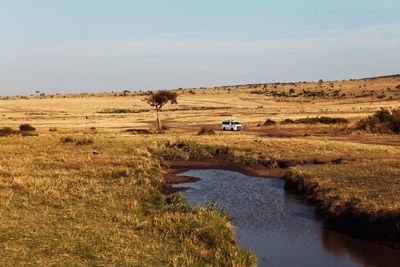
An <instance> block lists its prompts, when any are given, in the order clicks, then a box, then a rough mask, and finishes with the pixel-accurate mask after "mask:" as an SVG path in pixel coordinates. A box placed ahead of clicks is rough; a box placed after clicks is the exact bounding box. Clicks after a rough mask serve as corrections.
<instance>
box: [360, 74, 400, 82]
mask: <svg viewBox="0 0 400 267" xmlns="http://www.w3.org/2000/svg"><path fill="white" fill-rule="evenodd" d="M385 78H400V74H393V75H384V76H376V77H369V78H361V79H353V81H360V80H376V79H385Z"/></svg>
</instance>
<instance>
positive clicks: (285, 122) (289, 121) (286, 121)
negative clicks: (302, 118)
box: [281, 119, 295, 124]
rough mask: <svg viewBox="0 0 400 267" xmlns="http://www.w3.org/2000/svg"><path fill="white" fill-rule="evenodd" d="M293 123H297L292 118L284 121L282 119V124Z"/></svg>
mask: <svg viewBox="0 0 400 267" xmlns="http://www.w3.org/2000/svg"><path fill="white" fill-rule="evenodd" d="M293 123H295V121H294V120H292V119H285V120H284V121H281V124H293Z"/></svg>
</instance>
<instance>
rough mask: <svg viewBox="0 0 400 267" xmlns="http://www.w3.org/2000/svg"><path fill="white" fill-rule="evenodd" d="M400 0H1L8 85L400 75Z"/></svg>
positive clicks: (18, 91)
mask: <svg viewBox="0 0 400 267" xmlns="http://www.w3.org/2000/svg"><path fill="white" fill-rule="evenodd" d="M399 14H400V1H399V0H380V1H376V0H374V1H372V0H280V1H276V0H201V1H200V0H196V1H195V0H130V1H128V0H107V1H106V0H57V1H54V0H0V95H29V94H33V93H34V92H35V91H41V92H43V93H81V92H104V91H123V90H148V89H150V90H151V89H172V88H180V87H203V86H204V87H208V86H218V85H236V84H247V83H265V82H286V81H287V82H289V81H293V82H295V81H315V80H319V79H323V80H343V79H350V78H362V77H372V76H380V75H389V74H398V73H400V53H399V51H400V15H399Z"/></svg>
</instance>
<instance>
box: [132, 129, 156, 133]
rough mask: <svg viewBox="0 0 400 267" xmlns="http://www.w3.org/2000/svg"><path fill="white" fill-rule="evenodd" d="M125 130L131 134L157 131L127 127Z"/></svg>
mask: <svg viewBox="0 0 400 267" xmlns="http://www.w3.org/2000/svg"><path fill="white" fill-rule="evenodd" d="M125 132H128V133H130V134H154V133H155V132H154V131H153V130H150V129H127V130H125Z"/></svg>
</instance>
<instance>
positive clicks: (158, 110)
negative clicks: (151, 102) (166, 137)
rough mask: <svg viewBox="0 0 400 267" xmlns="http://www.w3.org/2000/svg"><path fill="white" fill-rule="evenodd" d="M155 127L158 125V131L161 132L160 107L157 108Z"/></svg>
mask: <svg viewBox="0 0 400 267" xmlns="http://www.w3.org/2000/svg"><path fill="white" fill-rule="evenodd" d="M157 127H158V132H159V133H161V132H162V126H161V120H160V109H157Z"/></svg>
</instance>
